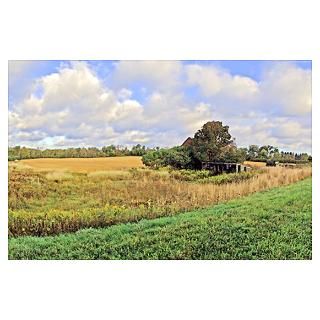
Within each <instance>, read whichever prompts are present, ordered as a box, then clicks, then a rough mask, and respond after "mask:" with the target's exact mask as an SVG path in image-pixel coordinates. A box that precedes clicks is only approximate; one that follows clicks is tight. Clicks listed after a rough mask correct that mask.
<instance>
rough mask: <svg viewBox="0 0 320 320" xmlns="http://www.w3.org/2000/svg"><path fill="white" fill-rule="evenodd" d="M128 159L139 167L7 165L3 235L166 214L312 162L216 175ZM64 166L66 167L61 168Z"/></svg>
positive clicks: (284, 179) (284, 178)
mask: <svg viewBox="0 0 320 320" xmlns="http://www.w3.org/2000/svg"><path fill="white" fill-rule="evenodd" d="M35 163H36V164H37V166H36V165H35ZM40 164H41V165H40ZM50 164H51V165H54V166H51V167H50ZM98 164H100V166H99V165H98ZM107 164H108V165H107ZM133 164H135V165H136V166H141V167H142V166H143V165H142V164H141V159H140V158H139V157H126V158H120V157H118V158H102V159H39V160H26V161H23V163H22V164H21V163H20V162H17V163H13V164H11V165H10V168H9V234H10V235H11V236H21V235H37V236H43V235H53V234H58V233H64V232H73V231H77V230H79V229H82V228H89V227H96V228H97V227H106V226H109V225H113V224H118V223H127V222H136V221H138V220H141V219H153V218H155V217H161V216H171V215H174V214H177V213H179V212H184V211H189V210H192V209H198V208H204V207H208V206H212V205H214V204H217V203H221V202H225V201H228V200H231V199H234V198H239V197H243V196H246V195H249V194H251V193H254V192H258V191H262V190H267V189H269V188H273V187H279V186H283V185H288V184H291V183H294V182H297V181H299V180H303V179H305V178H307V177H310V176H311V174H312V168H311V167H301V168H298V167H297V168H283V167H281V168H280V167H277V168H276V167H262V168H259V169H254V170H252V172H251V171H250V172H242V173H235V174H223V175H219V176H210V174H209V172H206V171H205V170H202V171H192V170H181V171H176V170H173V171H172V170H167V169H164V170H151V169H147V168H133V169H125V165H126V166H127V167H130V168H132V167H133ZM67 165H69V167H68V166H67ZM28 167H33V168H36V169H37V170H31V169H30V168H29V169H28ZM55 168H57V169H56V170H55ZM67 168H70V169H71V170H70V171H62V169H67ZM38 170H39V171H38Z"/></svg>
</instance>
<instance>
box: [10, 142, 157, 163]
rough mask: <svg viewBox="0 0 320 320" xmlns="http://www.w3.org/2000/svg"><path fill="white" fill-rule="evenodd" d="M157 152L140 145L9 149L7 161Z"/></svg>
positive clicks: (134, 154)
mask: <svg viewBox="0 0 320 320" xmlns="http://www.w3.org/2000/svg"><path fill="white" fill-rule="evenodd" d="M155 150H159V148H158V147H156V148H147V147H145V146H142V145H140V144H137V145H135V146H133V147H132V148H131V149H128V148H127V147H124V146H115V145H110V146H105V147H102V148H96V147H89V148H67V149H45V150H40V149H34V148H27V147H20V146H15V147H10V148H9V150H8V160H9V161H12V160H21V159H36V158H99V157H121V156H143V155H144V154H146V153H147V152H148V151H155Z"/></svg>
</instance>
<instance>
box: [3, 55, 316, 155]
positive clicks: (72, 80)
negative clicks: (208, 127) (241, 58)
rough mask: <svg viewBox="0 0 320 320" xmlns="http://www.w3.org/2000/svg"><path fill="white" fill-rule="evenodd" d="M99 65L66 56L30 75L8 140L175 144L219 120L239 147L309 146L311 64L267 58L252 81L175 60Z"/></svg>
mask: <svg viewBox="0 0 320 320" xmlns="http://www.w3.org/2000/svg"><path fill="white" fill-rule="evenodd" d="M28 68H29V67H28V66H27V65H25V66H24V65H23V64H21V65H19V64H17V65H13V67H12V68H11V73H12V74H19V72H20V75H22V74H23V71H22V70H26V69H28ZM100 69H101V66H100ZM100 69H99V72H100V73H99V72H98V71H97V70H98V69H97V68H93V67H91V65H90V63H86V62H70V63H65V64H63V65H62V64H61V66H60V68H59V69H58V70H56V71H54V72H48V74H46V75H44V76H41V77H36V78H35V79H33V80H32V81H30V83H29V84H28V90H27V92H26V93H25V94H24V95H23V97H21V96H19V97H16V99H15V100H14V101H12V102H11V103H10V105H9V143H10V144H12V145H13V144H23V145H30V146H49V145H50V146H58V147H68V146H102V145H106V144H125V145H132V144H136V143H142V144H147V145H149V146H156V145H159V146H173V145H177V144H181V143H182V142H183V141H184V140H185V138H186V137H187V136H191V135H193V134H194V133H195V131H196V130H198V129H199V128H200V127H201V126H202V125H203V124H204V123H205V122H207V121H210V120H222V121H223V123H224V124H228V125H229V126H230V130H231V133H232V135H233V136H235V137H236V138H237V140H236V141H237V144H238V145H239V146H247V145H249V144H273V145H276V146H279V147H280V148H284V149H287V150H289V149H290V150H294V151H295V150H298V151H309V152H310V151H311V70H308V69H301V68H299V67H298V66H296V65H295V64H293V63H273V64H269V65H268V67H267V68H266V69H265V70H264V72H263V74H262V75H261V78H260V79H258V80H257V79H252V78H249V77H247V76H243V75H237V74H231V73H230V72H229V71H227V70H223V69H221V68H218V67H216V66H214V65H207V64H201V63H188V64H183V63H181V62H178V61H121V62H116V63H114V65H113V69H112V70H113V71H112V72H108V76H107V78H104V77H103V76H101V74H104V73H103V72H102V73H101V70H100ZM19 70H20V71H19ZM108 70H110V66H108ZM28 79H29V78H28ZM9 89H10V88H9ZM10 90H12V88H11V89H10Z"/></svg>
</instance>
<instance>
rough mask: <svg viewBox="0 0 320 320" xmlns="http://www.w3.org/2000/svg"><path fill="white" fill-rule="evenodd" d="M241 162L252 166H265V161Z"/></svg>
mask: <svg viewBox="0 0 320 320" xmlns="http://www.w3.org/2000/svg"><path fill="white" fill-rule="evenodd" d="M243 164H244V165H245V166H249V167H252V168H261V167H265V166H266V163H265V162H258V161H245V162H244V163H243Z"/></svg>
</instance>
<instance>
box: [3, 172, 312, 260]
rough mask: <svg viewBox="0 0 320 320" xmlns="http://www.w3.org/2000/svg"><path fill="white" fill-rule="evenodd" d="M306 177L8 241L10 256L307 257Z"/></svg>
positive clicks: (308, 187)
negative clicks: (126, 219)
mask: <svg viewBox="0 0 320 320" xmlns="http://www.w3.org/2000/svg"><path fill="white" fill-rule="evenodd" d="M311 194H312V193H311V178H308V179H306V180H303V181H300V182H298V183H295V184H292V185H289V186H286V187H281V188H275V189H272V190H269V191H265V192H260V193H256V194H254V195H250V196H248V197H245V198H241V199H237V200H233V201H230V202H228V203H226V204H221V205H217V206H214V207H213V208H210V209H204V210H198V211H192V212H189V213H185V214H180V215H177V216H173V217H166V218H159V219H154V220H143V221H141V222H139V223H136V224H121V225H117V226H113V227H109V228H106V229H87V230H81V231H78V232H77V233H74V234H66V235H59V236H55V237H43V238H36V237H20V238H13V239H10V240H9V258H10V259H311V249H312V248H311V241H312V237H311Z"/></svg>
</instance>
